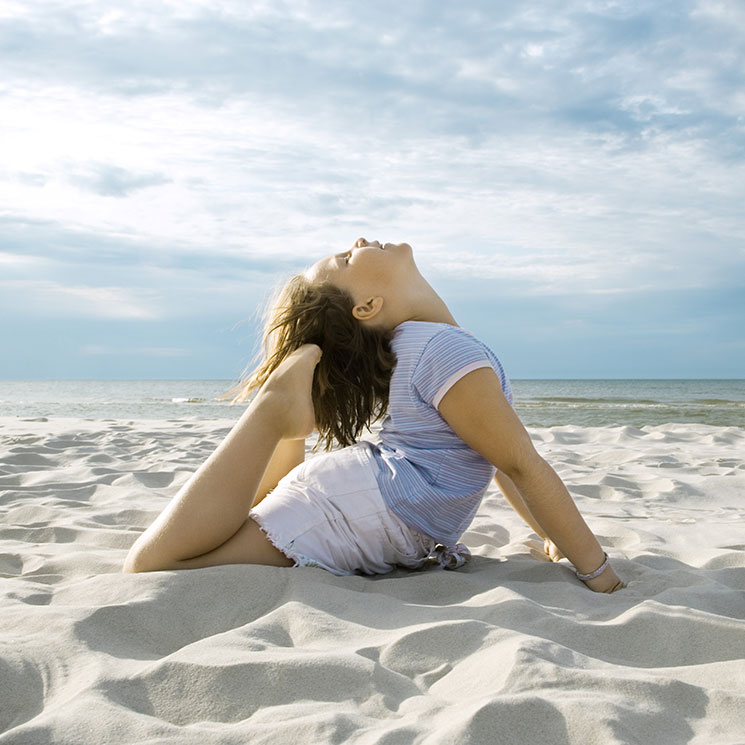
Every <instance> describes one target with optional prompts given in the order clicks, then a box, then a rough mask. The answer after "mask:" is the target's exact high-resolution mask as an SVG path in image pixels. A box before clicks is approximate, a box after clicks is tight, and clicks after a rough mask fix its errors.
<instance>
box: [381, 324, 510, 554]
mask: <svg viewBox="0 0 745 745" xmlns="http://www.w3.org/2000/svg"><path fill="white" fill-rule="evenodd" d="M392 346H393V352H394V353H395V355H396V367H395V368H394V370H393V375H392V377H391V384H390V397H389V404H388V416H387V417H386V419H385V421H384V422H383V427H382V430H381V433H380V439H381V441H380V443H378V446H377V448H375V449H374V450H373V452H374V454H375V457H376V460H377V461H378V465H379V466H380V468H379V472H378V484H379V486H380V491H381V493H382V495H383V499H384V500H385V502H386V504H387V505H388V507H389V508H390V509H391V510H392V511H393V512H394V513H395V514H396V515H398V517H400V518H401V520H403V521H404V522H405V523H406V524H407V525H408V526H409V527H410V528H413V529H414V530H416V531H418V532H419V533H423V534H424V535H428V536H430V537H431V538H434V539H435V540H436V541H438V542H439V543H443V544H445V545H446V546H455V544H456V542H457V541H458V538H460V536H461V534H462V533H463V531H465V530H466V528H467V527H468V526H469V525H470V524H471V521H472V520H473V518H474V515H475V514H476V510H477V509H478V507H479V504H480V503H481V499H482V498H483V496H484V492H485V491H486V488H487V487H488V485H489V482H490V480H491V479H492V477H493V476H494V473H495V468H494V466H492V464H491V463H490V462H489V461H488V460H486V459H485V458H484V457H483V456H481V455H479V454H478V453H477V452H475V451H474V450H472V449H471V448H469V447H468V445H466V444H465V442H463V440H461V439H460V438H459V437H458V436H457V435H456V434H455V432H453V430H452V429H450V427H449V426H448V424H447V422H446V421H445V420H444V419H443V417H442V416H441V415H440V413H439V412H438V410H437V407H438V406H439V404H440V401H442V398H443V397H444V395H445V394H446V393H447V392H448V390H449V389H450V388H451V386H453V385H454V384H455V383H456V382H457V381H458V380H460V378H462V377H463V376H464V375H466V374H467V373H469V372H471V371H472V370H477V369H478V368H481V367H491V368H492V369H493V370H494V371H495V373H496V374H497V376H498V378H499V381H500V384H501V386H502V391H503V392H504V394H505V396H506V397H507V400H508V401H509V402H510V403H512V391H511V388H510V383H509V380H508V379H507V376H506V375H505V373H504V370H503V369H502V365H501V364H500V362H499V360H498V359H497V357H496V355H495V354H494V352H492V351H491V349H489V347H487V346H486V345H485V344H483V343H482V342H480V341H479V340H478V339H476V338H475V337H474V336H473V335H472V334H470V333H469V332H468V331H466V330H464V329H462V328H460V327H459V326H451V325H449V324H445V323H428V322H424V321H406V322H404V323H402V324H400V325H399V326H397V327H396V330H395V335H394V338H393V344H392Z"/></svg>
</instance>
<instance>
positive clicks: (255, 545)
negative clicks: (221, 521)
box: [169, 518, 295, 569]
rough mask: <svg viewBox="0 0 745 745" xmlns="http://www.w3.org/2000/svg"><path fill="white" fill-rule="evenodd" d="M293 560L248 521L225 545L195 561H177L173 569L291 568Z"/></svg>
mask: <svg viewBox="0 0 745 745" xmlns="http://www.w3.org/2000/svg"><path fill="white" fill-rule="evenodd" d="M294 563H295V562H294V561H293V560H292V559H289V558H288V557H287V556H285V554H283V553H282V552H281V551H280V550H279V549H278V548H275V547H274V546H273V545H272V543H271V541H270V540H269V539H268V538H267V537H266V534H265V533H264V532H262V530H261V528H259V526H258V525H257V524H256V522H255V521H254V520H252V519H251V518H248V519H247V520H246V522H245V523H243V525H242V526H241V527H240V528H239V529H238V532H237V533H236V534H235V535H233V536H232V537H231V538H229V539H228V540H227V541H225V543H223V544H222V546H218V547H217V548H215V549H213V550H212V551H208V552H207V553H206V554H202V555H201V556H196V557H194V558H193V559H185V560H184V561H177V562H174V566H172V567H169V569H200V568H202V567H212V566H219V565H222V564H265V565H268V566H275V567H291V566H293V565H294Z"/></svg>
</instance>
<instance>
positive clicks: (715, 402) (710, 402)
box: [693, 398, 745, 407]
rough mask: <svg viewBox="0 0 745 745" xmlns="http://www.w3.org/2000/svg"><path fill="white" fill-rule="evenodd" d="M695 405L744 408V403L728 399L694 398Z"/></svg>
mask: <svg viewBox="0 0 745 745" xmlns="http://www.w3.org/2000/svg"><path fill="white" fill-rule="evenodd" d="M693 400H694V402H695V403H697V404H702V405H704V406H740V407H745V401H733V400H732V399H729V398H694V399H693Z"/></svg>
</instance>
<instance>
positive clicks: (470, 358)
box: [411, 326, 492, 408]
mask: <svg viewBox="0 0 745 745" xmlns="http://www.w3.org/2000/svg"><path fill="white" fill-rule="evenodd" d="M481 367H492V363H491V362H490V360H489V358H488V356H487V352H486V349H485V348H484V346H483V345H482V344H480V343H479V342H478V341H477V340H476V339H475V338H474V337H473V336H471V335H470V334H469V333H467V332H466V331H463V330H462V329H459V328H458V327H456V326H453V327H451V328H447V329H443V330H442V331H440V332H438V333H437V334H435V335H434V336H433V337H432V338H431V339H430V340H429V341H428V342H427V345H426V346H425V348H424V351H423V352H422V356H421V357H420V359H419V362H418V363H417V365H416V367H415V368H414V372H413V374H412V377H411V381H412V384H413V386H414V388H415V390H416V391H417V393H418V394H419V396H421V398H422V400H424V401H425V402H426V403H428V404H431V405H432V406H434V407H435V408H438V407H439V405H440V401H442V399H443V397H444V396H445V394H446V393H447V392H448V391H449V390H450V388H452V387H453V386H454V385H455V384H456V383H457V382H458V381H459V380H460V379H461V378H462V377H463V376H464V375H467V374H468V373H469V372H472V371H473V370H478V369H479V368H481Z"/></svg>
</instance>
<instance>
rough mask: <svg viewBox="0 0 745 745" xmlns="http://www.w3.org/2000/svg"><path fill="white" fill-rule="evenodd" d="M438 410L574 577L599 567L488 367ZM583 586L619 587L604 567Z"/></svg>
mask: <svg viewBox="0 0 745 745" xmlns="http://www.w3.org/2000/svg"><path fill="white" fill-rule="evenodd" d="M439 411H440V413H441V414H442V416H443V417H444V419H445V421H446V422H447V423H448V424H449V425H450V427H451V428H452V429H453V431H454V432H455V433H456V434H457V435H458V436H459V437H460V438H461V439H462V440H463V441H464V442H465V443H466V444H467V445H469V446H470V447H471V448H473V449H474V450H475V451H476V452H478V453H480V454H481V455H483V456H484V457H485V458H486V459H487V460H489V461H490V462H491V463H492V464H493V465H494V466H496V468H498V469H499V470H500V471H501V472H502V473H504V474H505V475H506V476H507V477H508V478H509V479H511V481H512V482H514V485H515V486H516V487H517V490H518V492H519V494H520V495H522V498H523V499H524V503H525V505H526V506H527V509H528V512H529V513H530V515H531V516H532V517H533V518H534V519H535V521H536V523H537V526H536V527H540V528H542V530H543V531H544V532H545V537H548V538H550V539H551V540H552V541H553V542H554V543H555V544H556V546H557V547H558V548H559V550H560V551H561V553H563V554H564V556H566V557H567V558H568V559H569V561H571V562H572V564H574V566H575V567H576V568H577V570H578V571H579V572H581V573H583V574H589V573H591V572H593V571H594V570H596V569H597V568H598V567H600V565H601V564H602V563H603V561H604V558H605V557H604V552H603V549H602V548H601V546H600V544H599V543H598V540H597V538H595V536H594V535H593V533H592V531H591V530H590V528H589V527H588V526H587V523H585V521H584V519H583V518H582V515H580V513H579V510H578V509H577V507H576V505H575V504H574V501H573V500H572V497H571V495H570V494H569V492H568V491H567V488H566V486H564V484H563V482H562V481H561V479H560V478H559V476H558V475H557V474H556V472H555V471H554V470H553V468H551V466H549V465H548V463H546V461H545V460H543V458H541V456H540V455H539V454H538V453H537V452H536V449H535V448H534V447H533V443H532V442H531V440H530V436H529V435H528V433H527V431H526V430H525V427H523V425H522V422H521V421H520V420H519V418H518V417H517V414H515V412H514V411H513V409H512V407H511V406H510V404H509V402H508V401H507V399H506V398H505V397H504V394H503V393H502V389H501V386H500V385H499V379H498V378H497V375H496V373H495V372H494V371H493V370H492V369H491V368H480V369H478V370H474V371H473V372H470V373H468V374H467V375H465V376H464V377H463V378H461V379H460V380H459V381H458V382H457V383H456V384H455V385H454V386H453V387H452V388H451V389H450V390H449V391H448V392H447V393H446V394H445V396H444V397H443V399H442V401H441V402H440V407H439ZM586 584H587V586H588V587H589V588H590V589H591V590H595V591H596V592H613V591H614V590H616V589H620V588H621V587H623V586H624V585H623V583H622V582H621V581H620V580H619V579H618V577H617V575H616V573H615V572H614V571H613V568H612V567H611V566H610V565H609V566H608V568H607V569H606V570H605V571H604V572H603V573H602V574H601V575H599V576H598V577H596V578H595V579H592V580H588V581H587V583H586Z"/></svg>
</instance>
